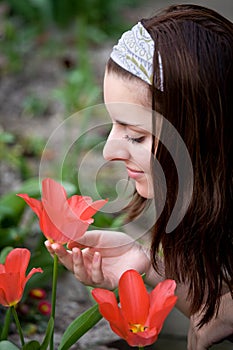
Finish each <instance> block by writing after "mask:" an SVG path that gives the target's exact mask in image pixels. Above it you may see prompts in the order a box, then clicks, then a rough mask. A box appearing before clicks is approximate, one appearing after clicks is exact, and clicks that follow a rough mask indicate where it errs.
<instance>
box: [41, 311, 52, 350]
mask: <svg viewBox="0 0 233 350" xmlns="http://www.w3.org/2000/svg"><path fill="white" fill-rule="evenodd" d="M53 329H54V319H53V317H50V320H49V322H48V326H47V329H46V333H45V337H44V340H43V343H42V344H41V347H40V350H46V349H47V348H48V345H49V342H50V340H51V337H52V335H53Z"/></svg>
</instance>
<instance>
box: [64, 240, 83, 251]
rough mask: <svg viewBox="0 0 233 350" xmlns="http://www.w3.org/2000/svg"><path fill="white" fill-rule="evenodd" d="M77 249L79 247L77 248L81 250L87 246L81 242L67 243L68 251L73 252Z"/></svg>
mask: <svg viewBox="0 0 233 350" xmlns="http://www.w3.org/2000/svg"><path fill="white" fill-rule="evenodd" d="M75 247H77V248H79V249H83V248H87V246H86V245H84V244H81V243H79V242H75V241H71V242H69V243H67V248H68V249H71V250H72V249H73V248H75Z"/></svg>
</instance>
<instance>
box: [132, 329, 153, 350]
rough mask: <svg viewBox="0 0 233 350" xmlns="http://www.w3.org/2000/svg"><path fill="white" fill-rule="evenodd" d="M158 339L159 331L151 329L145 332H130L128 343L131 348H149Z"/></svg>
mask: <svg viewBox="0 0 233 350" xmlns="http://www.w3.org/2000/svg"><path fill="white" fill-rule="evenodd" d="M157 338H158V332H157V329H156V328H151V329H148V330H146V331H145V332H138V333H131V332H129V333H128V336H127V338H126V341H127V343H128V344H129V345H130V346H148V345H151V344H153V343H154V342H155V341H156V340H157Z"/></svg>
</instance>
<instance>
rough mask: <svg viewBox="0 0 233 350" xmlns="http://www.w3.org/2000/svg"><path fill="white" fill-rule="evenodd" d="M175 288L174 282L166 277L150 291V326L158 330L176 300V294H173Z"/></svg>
mask: <svg viewBox="0 0 233 350" xmlns="http://www.w3.org/2000/svg"><path fill="white" fill-rule="evenodd" d="M175 289H176V282H175V281H174V280H169V279H167V280H165V281H163V282H160V283H159V284H158V285H157V286H156V287H155V288H154V289H153V291H152V292H151V293H150V311H149V317H148V322H149V324H150V327H157V328H158V332H160V330H161V328H162V326H163V323H164V321H165V319H166V317H167V315H168V314H169V312H170V311H171V310H172V308H173V307H174V305H175V303H176V301H177V296H175V295H174V292H175Z"/></svg>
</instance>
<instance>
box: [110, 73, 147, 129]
mask: <svg viewBox="0 0 233 350" xmlns="http://www.w3.org/2000/svg"><path fill="white" fill-rule="evenodd" d="M149 94H150V90H149V86H148V84H146V83H145V82H143V81H140V80H139V79H136V78H135V79H132V80H129V79H124V78H123V77H120V76H117V75H116V74H115V73H105V77H104V102H105V105H106V108H107V110H108V112H109V114H110V116H111V118H112V119H113V121H119V122H122V123H123V124H127V125H135V126H138V127H141V128H145V129H146V130H148V131H151V129H152V120H151V115H152V111H151V103H150V98H149Z"/></svg>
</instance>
